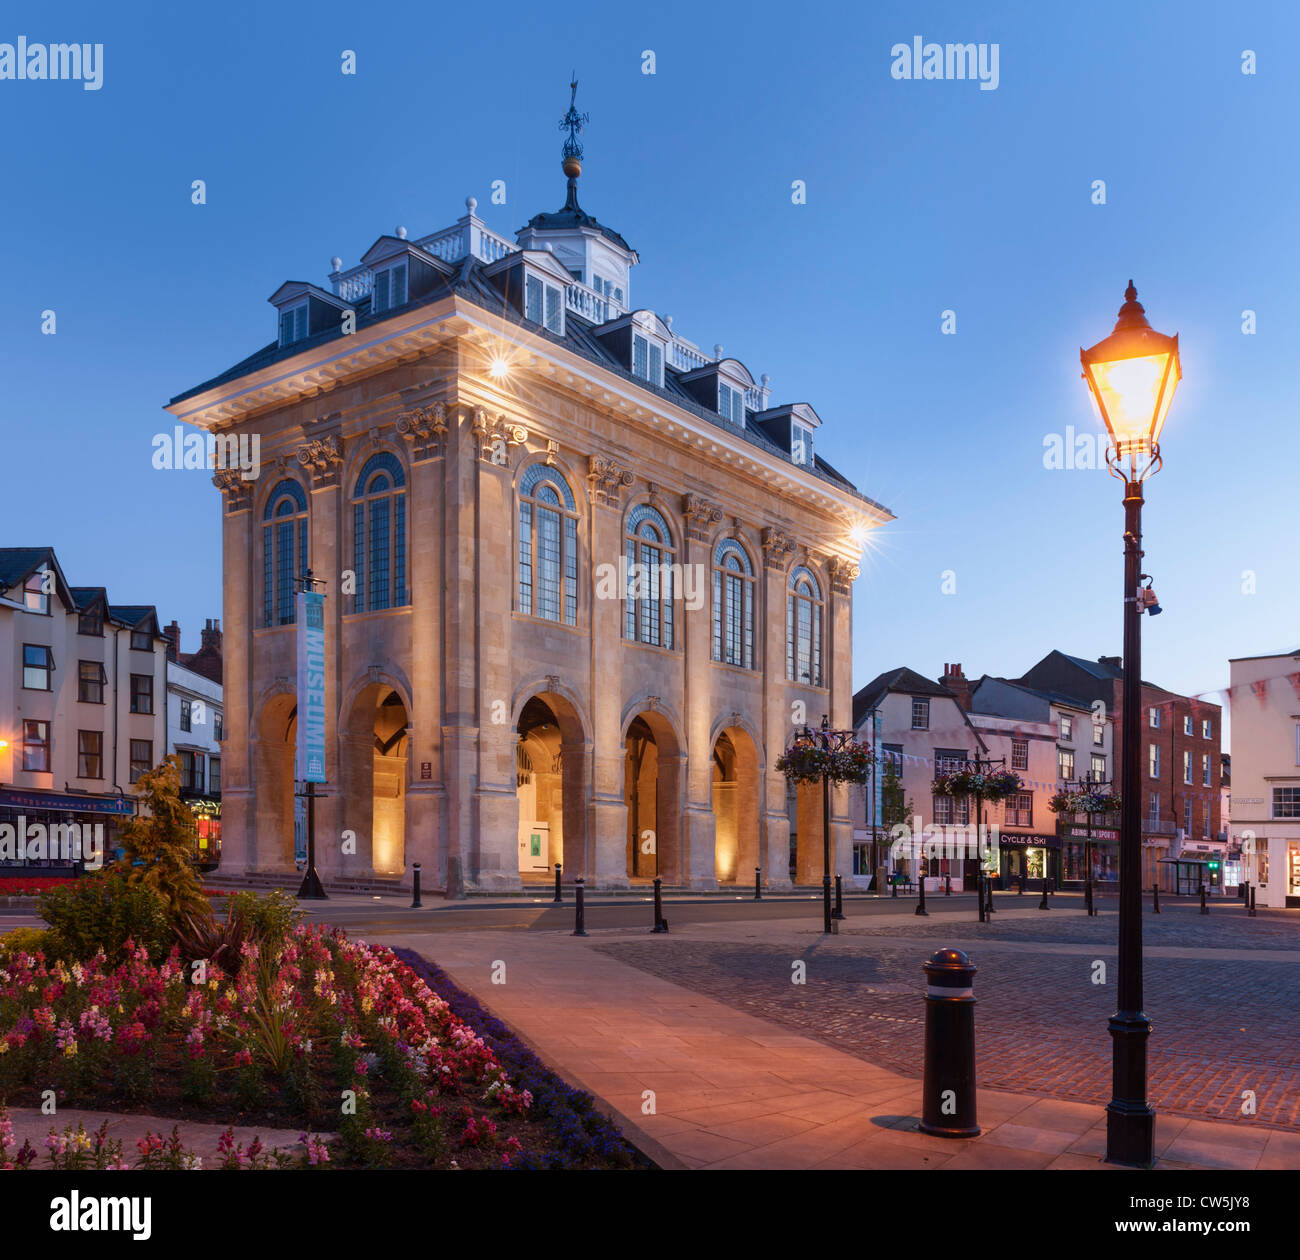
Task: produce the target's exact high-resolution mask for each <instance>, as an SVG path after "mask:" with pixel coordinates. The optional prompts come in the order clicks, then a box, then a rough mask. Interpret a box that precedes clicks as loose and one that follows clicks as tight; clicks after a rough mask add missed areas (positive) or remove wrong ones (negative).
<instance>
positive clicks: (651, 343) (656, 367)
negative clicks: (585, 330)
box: [595, 311, 673, 389]
mask: <svg viewBox="0 0 1300 1260" xmlns="http://www.w3.org/2000/svg"><path fill="white" fill-rule="evenodd" d="M595 335H596V336H597V337H599V338H600V341H601V344H602V345H604V346H605V348H606V349H607V350H609V352H610V353H611V354H612V355H613V356H614V358H615V359H617V360H618V361H619V363H621V364H622V365H623V366H624V367H625V368H627V370H628V371H630V372H631V373H632V375H633V376H634V377H636V378H637V380H641V381H645V382H647V384H650V385H654V386H655V387H656V388H660V389H662V388H663V383H664V363H665V362H666V361H667V358H668V348H669V346H670V345H671V344H672V338H673V334H672V330H671V329H670V328H669V327H668V325H667V324H666V323H665V322H664V321H663V320H662V319H660V318H659V316H658V315H656V314H655V313H654V311H633V312H632V313H631V314H630V315H624V316H623V317H622V318H621V319H615V320H610V321H608V322H606V323H603V324H601V325H600V327H599V328H597V329H596V330H595Z"/></svg>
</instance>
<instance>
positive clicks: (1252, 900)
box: [1246, 884, 1255, 919]
mask: <svg viewBox="0 0 1300 1260" xmlns="http://www.w3.org/2000/svg"><path fill="white" fill-rule="evenodd" d="M1246 913H1247V915H1249V916H1250V917H1251V918H1252V919H1253V918H1254V917H1255V886H1254V885H1253V884H1252V885H1251V887H1250V909H1249V910H1247V911H1246Z"/></svg>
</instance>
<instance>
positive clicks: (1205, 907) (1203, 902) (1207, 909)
mask: <svg viewBox="0 0 1300 1260" xmlns="http://www.w3.org/2000/svg"><path fill="white" fill-rule="evenodd" d="M1201 913H1202V914H1209V913H1210V906H1209V903H1208V902H1207V901H1206V900H1205V881H1204V880H1202V881H1201Z"/></svg>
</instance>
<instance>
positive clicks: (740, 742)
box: [713, 726, 762, 884]
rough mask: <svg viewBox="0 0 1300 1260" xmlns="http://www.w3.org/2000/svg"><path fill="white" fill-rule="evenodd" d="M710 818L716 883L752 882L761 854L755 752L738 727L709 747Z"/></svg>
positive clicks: (751, 741)
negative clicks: (710, 777)
mask: <svg viewBox="0 0 1300 1260" xmlns="http://www.w3.org/2000/svg"><path fill="white" fill-rule="evenodd" d="M713 815H714V829H713V834H714V848H713V852H714V870H715V874H716V876H717V880H718V882H719V883H720V884H732V883H745V884H748V883H750V882H752V881H753V877H754V868H755V867H756V866H759V865H760V864H761V860H760V858H759V854H760V853H761V852H762V846H761V844H760V842H759V833H758V829H759V816H760V811H759V773H758V749H757V748H756V747H755V746H754V741H753V739H752V738H751V737H750V735H749V732H748V731H746V730H744V729H743V728H742V727H738V726H729V727H727V728H726V729H725V730H723V731H722V732H721V733H720V734H719V735H718V738H717V740H716V741H715V742H714V745H713Z"/></svg>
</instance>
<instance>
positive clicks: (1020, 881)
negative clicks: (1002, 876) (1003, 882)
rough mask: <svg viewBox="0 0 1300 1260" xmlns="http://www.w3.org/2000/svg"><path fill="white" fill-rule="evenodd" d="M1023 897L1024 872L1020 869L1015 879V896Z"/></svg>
mask: <svg viewBox="0 0 1300 1260" xmlns="http://www.w3.org/2000/svg"><path fill="white" fill-rule="evenodd" d="M1024 895H1025V872H1024V868H1023V867H1022V868H1021V871H1020V875H1019V877H1018V878H1017V879H1016V896H1017V897H1023V896H1024Z"/></svg>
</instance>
